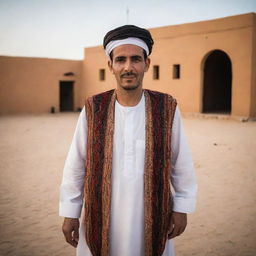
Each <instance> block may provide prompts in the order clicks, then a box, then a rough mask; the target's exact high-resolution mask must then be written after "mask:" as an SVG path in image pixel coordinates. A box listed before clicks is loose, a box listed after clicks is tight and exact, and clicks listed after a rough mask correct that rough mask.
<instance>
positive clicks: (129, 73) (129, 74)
mask: <svg viewBox="0 0 256 256" xmlns="http://www.w3.org/2000/svg"><path fill="white" fill-rule="evenodd" d="M126 76H134V77H135V76H136V75H135V74H134V73H133V72H126V73H123V74H122V75H121V78H123V77H126Z"/></svg>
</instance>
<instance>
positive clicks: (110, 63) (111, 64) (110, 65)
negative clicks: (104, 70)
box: [108, 60, 113, 73]
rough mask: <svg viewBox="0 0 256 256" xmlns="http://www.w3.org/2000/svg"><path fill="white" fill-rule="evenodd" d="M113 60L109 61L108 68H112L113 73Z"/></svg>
mask: <svg viewBox="0 0 256 256" xmlns="http://www.w3.org/2000/svg"><path fill="white" fill-rule="evenodd" d="M112 66H113V62H112V61H111V60H109V61H108V68H109V70H110V72H111V73H113V67H112Z"/></svg>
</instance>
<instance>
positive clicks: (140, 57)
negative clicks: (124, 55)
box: [131, 55, 142, 60]
mask: <svg viewBox="0 0 256 256" xmlns="http://www.w3.org/2000/svg"><path fill="white" fill-rule="evenodd" d="M131 59H132V60H142V56H140V55H134V56H132V57H131Z"/></svg>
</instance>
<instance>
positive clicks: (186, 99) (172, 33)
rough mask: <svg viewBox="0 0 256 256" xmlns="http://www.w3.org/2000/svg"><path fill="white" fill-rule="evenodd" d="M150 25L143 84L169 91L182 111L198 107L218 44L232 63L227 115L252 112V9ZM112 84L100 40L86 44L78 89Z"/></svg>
mask: <svg viewBox="0 0 256 256" xmlns="http://www.w3.org/2000/svg"><path fill="white" fill-rule="evenodd" d="M150 31H151V33H152V36H153V38H154V41H155V44H154V48H153V53H152V55H151V56H150V58H151V67H150V69H149V71H148V72H147V73H146V75H145V79H144V88H149V89H152V90H159V91H162V92H167V93H169V94H172V95H173V96H174V97H175V98H176V99H177V100H178V103H179V106H180V108H181V110H182V111H184V112H195V113H200V112H202V102H203V90H204V84H203V81H204V64H205V60H206V57H207V56H208V55H209V53H211V52H212V51H214V50H221V51H223V52H225V53H226V54H227V55H228V56H229V58H230V60H231V64H232V109H231V115H233V116H245V117H252V116H256V110H255V104H256V103H255V101H256V95H255V94H256V92H255V61H256V58H255V47H256V45H255V14H254V13H249V14H245V15H238V16H233V17H227V18H222V19H216V20H210V21H203V22H196V23H189V24H183V25H176V26H166V27H160V28H154V29H150ZM253 31H254V32H253ZM253 33H254V34H253ZM252 38H254V39H252ZM253 40H254V41H253ZM175 64H178V65H179V66H180V78H179V79H174V78H173V68H174V67H173V65H175ZM153 66H159V79H153V73H154V72H153ZM100 69H105V72H106V77H105V80H104V81H100V79H99V72H100ZM115 86H116V84H115V80H114V77H113V75H112V74H111V73H110V72H109V71H108V67H107V57H106V55H105V53H104V51H103V49H102V46H99V47H91V48H86V49H85V58H84V63H83V88H82V92H83V95H85V96H90V95H92V94H95V93H98V92H100V91H104V90H107V89H110V88H115ZM253 88H254V89H253Z"/></svg>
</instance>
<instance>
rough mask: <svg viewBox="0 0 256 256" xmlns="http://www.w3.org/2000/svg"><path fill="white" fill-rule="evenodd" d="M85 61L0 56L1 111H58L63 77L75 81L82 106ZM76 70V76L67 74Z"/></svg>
mask: <svg viewBox="0 0 256 256" xmlns="http://www.w3.org/2000/svg"><path fill="white" fill-rule="evenodd" d="M81 67H82V61H70V60H57V59H44V58H26V57H5V56H1V57H0V114H9V113H38V112H50V109H51V107H55V110H56V111H59V105H60V102H59V83H60V81H74V110H76V109H77V108H78V107H79V97H80V89H81V82H80V80H81ZM68 72H73V73H74V76H64V74H65V73H68Z"/></svg>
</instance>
